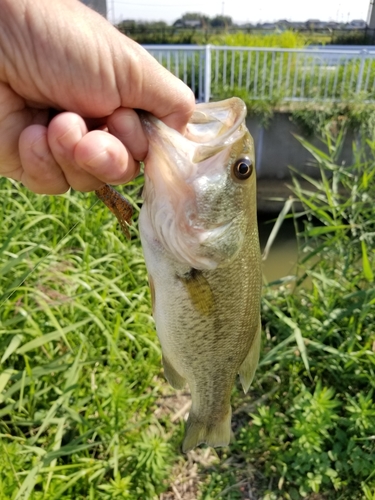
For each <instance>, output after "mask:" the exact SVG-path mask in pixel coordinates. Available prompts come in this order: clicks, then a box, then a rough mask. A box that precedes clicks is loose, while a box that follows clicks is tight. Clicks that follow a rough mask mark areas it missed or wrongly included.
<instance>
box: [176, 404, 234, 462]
mask: <svg viewBox="0 0 375 500" xmlns="http://www.w3.org/2000/svg"><path fill="white" fill-rule="evenodd" d="M231 417H232V410H231V407H230V406H229V408H228V411H227V413H226V414H225V416H224V418H222V419H221V420H219V421H218V422H202V421H200V420H198V419H197V418H196V417H195V416H194V414H190V415H189V418H188V420H187V423H186V433H185V439H184V442H183V444H182V451H183V453H186V452H188V451H190V450H192V449H193V448H195V447H196V446H198V445H199V444H202V443H206V444H207V445H208V446H213V447H217V446H228V444H229V441H230V439H231V437H232V430H231V425H230V424H231Z"/></svg>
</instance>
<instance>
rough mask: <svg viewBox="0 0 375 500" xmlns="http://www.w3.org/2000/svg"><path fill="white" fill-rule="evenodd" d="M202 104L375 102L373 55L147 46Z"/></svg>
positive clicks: (320, 49) (314, 49) (367, 51)
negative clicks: (232, 98)
mask: <svg viewBox="0 0 375 500" xmlns="http://www.w3.org/2000/svg"><path fill="white" fill-rule="evenodd" d="M144 47H145V48H146V49H147V50H148V51H149V52H150V53H151V54H152V55H153V56H154V57H155V58H156V59H157V60H158V61H159V62H160V63H161V64H162V65H163V66H164V67H166V68H167V69H168V70H169V71H171V72H172V73H174V74H175V75H176V76H177V77H178V78H180V79H181V80H183V81H184V82H185V83H186V84H187V85H189V86H190V88H191V89H192V90H193V92H194V93H195V95H196V98H197V100H198V101H199V102H202V101H206V102H207V101H209V100H210V98H211V97H219V98H220V97H225V96H228V95H230V94H236V95H239V96H241V97H243V98H247V99H250V100H258V99H259V100H271V101H277V102H281V101H331V102H332V101H347V102H350V101H354V100H358V99H361V100H364V101H368V102H372V101H375V50H374V49H373V48H370V47H366V48H364V47H363V48H362V47H359V48H347V47H345V46H343V47H335V48H332V49H330V48H329V47H324V48H323V47H310V48H309V47H307V48H304V49H280V48H258V47H229V46H215V45H205V46H197V45H144Z"/></svg>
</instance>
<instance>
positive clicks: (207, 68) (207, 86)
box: [203, 45, 211, 102]
mask: <svg viewBox="0 0 375 500" xmlns="http://www.w3.org/2000/svg"><path fill="white" fill-rule="evenodd" d="M210 97H211V45H206V47H205V58H204V95H203V98H204V102H209V101H210Z"/></svg>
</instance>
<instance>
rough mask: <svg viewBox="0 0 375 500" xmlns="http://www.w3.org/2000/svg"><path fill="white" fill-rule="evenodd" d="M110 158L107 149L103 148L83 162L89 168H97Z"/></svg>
mask: <svg viewBox="0 0 375 500" xmlns="http://www.w3.org/2000/svg"><path fill="white" fill-rule="evenodd" d="M110 160H111V158H110V155H109V154H108V151H106V150H104V151H102V152H100V153H99V154H98V155H96V156H93V157H92V158H90V159H89V160H86V161H85V164H86V165H87V166H89V167H91V168H99V167H103V166H106V165H107V164H108V163H109V162H110Z"/></svg>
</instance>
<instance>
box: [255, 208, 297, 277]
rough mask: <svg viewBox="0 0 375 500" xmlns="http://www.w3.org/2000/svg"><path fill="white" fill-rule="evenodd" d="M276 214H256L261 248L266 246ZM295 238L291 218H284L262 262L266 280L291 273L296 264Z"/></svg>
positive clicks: (294, 270) (293, 271)
mask: <svg viewBox="0 0 375 500" xmlns="http://www.w3.org/2000/svg"><path fill="white" fill-rule="evenodd" d="M276 217H277V215H275V216H273V215H272V214H261V213H260V214H258V227H259V239H260V246H261V250H262V251H263V249H264V247H265V246H266V243H267V240H268V237H269V235H270V232H271V231H272V228H273V225H274V220H275V219H276ZM297 257H298V253H297V240H296V233H295V227H294V222H293V219H286V220H284V222H283V225H282V226H281V228H280V230H279V233H278V235H277V237H276V239H275V241H274V243H273V246H272V247H271V250H270V252H269V254H268V257H267V260H266V261H265V262H263V272H264V275H265V278H266V280H267V281H268V282H271V281H275V280H277V279H280V278H283V277H284V276H290V275H293V274H294V273H295V272H296V264H297Z"/></svg>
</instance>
